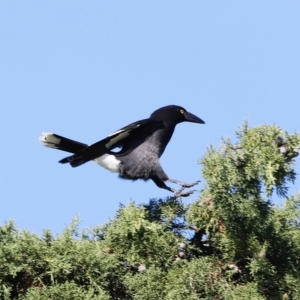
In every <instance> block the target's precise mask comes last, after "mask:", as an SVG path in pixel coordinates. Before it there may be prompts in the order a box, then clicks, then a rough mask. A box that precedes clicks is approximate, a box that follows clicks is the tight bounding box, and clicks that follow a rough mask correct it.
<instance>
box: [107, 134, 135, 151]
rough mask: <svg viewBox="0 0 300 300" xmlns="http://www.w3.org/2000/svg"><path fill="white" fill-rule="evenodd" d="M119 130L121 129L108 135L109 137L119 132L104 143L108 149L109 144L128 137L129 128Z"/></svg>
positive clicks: (111, 144)
mask: <svg viewBox="0 0 300 300" xmlns="http://www.w3.org/2000/svg"><path fill="white" fill-rule="evenodd" d="M120 132H122V130H119V131H116V132H114V133H112V134H111V135H109V137H110V136H112V135H114V134H118V133H119V134H118V135H117V136H116V137H114V138H112V139H111V140H110V141H109V142H108V143H107V144H105V147H106V148H107V149H109V148H110V147H111V146H113V145H114V144H116V143H117V142H118V141H120V140H123V139H124V138H126V137H128V136H129V133H130V130H126V131H123V132H122V133H120Z"/></svg>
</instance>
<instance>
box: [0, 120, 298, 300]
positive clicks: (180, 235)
mask: <svg viewBox="0 0 300 300" xmlns="http://www.w3.org/2000/svg"><path fill="white" fill-rule="evenodd" d="M299 145H300V136H299V135H297V134H288V133H287V132H284V131H283V130H281V129H280V128H278V127H276V126H266V125H264V126H259V127H256V128H249V127H248V125H247V124H244V126H242V127H241V128H240V129H239V130H238V131H237V134H236V141H235V142H232V141H230V140H229V139H227V140H223V143H222V145H221V147H220V148H219V149H217V148H214V147H212V146H211V147H210V148H209V149H208V151H207V153H206V155H205V156H204V157H203V158H202V160H201V165H202V172H203V177H204V179H205V181H206V185H205V187H204V188H203V190H201V193H200V197H199V199H198V200H197V201H195V202H194V203H192V204H191V205H184V204H183V202H182V201H181V199H178V198H174V197H169V198H167V199H164V200H162V199H158V200H157V199H151V200H150V201H149V203H148V204H142V205H136V204H135V203H133V202H131V203H129V204H128V205H126V206H123V205H122V206H120V208H119V210H118V212H117V214H116V216H115V218H113V219H112V220H111V221H110V222H109V223H107V224H105V225H104V226H99V227H96V228H93V229H92V230H89V231H85V232H82V233H79V232H78V230H77V225H78V220H77V219H75V220H74V221H73V222H72V223H71V225H70V226H69V227H68V228H67V229H66V230H65V231H64V232H63V233H62V234H61V235H59V236H57V237H53V235H52V233H51V232H50V231H44V234H43V235H42V236H41V237H39V236H37V235H35V234H31V233H29V232H27V231H20V232H19V231H18V230H17V228H16V226H15V224H13V223H12V222H8V223H6V224H5V225H4V226H2V227H1V228H0V241H1V246H0V295H1V299H41V300H43V299H166V300H171V299H172V300H174V299H175V300H176V299H178V300H179V299H180V300H181V299H300V263H299V262H300V230H299V220H300V211H299V203H300V194H296V195H292V196H289V195H288V184H289V182H293V181H294V180H295V178H296V173H295V170H294V164H295V161H294V158H295V157H296V156H297V154H298V150H299V148H298V147H299ZM275 193H276V194H277V195H278V196H279V197H282V198H284V200H285V201H284V204H283V205H282V206H276V205H274V204H273V203H272V197H274V196H275Z"/></svg>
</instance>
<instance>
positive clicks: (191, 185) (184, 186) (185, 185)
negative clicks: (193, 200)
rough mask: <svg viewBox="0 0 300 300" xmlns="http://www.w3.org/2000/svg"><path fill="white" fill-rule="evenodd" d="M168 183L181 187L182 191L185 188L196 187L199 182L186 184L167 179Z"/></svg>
mask: <svg viewBox="0 0 300 300" xmlns="http://www.w3.org/2000/svg"><path fill="white" fill-rule="evenodd" d="M168 181H170V182H172V183H175V184H178V185H181V186H182V190H183V189H185V188H190V187H193V186H195V185H197V184H198V183H199V182H200V180H197V181H195V182H194V183H186V182H182V181H178V180H174V179H168Z"/></svg>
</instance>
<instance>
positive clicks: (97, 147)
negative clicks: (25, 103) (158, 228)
mask: <svg viewBox="0 0 300 300" xmlns="http://www.w3.org/2000/svg"><path fill="white" fill-rule="evenodd" d="M185 121H187V122H193V123H200V124H204V121H202V120H201V119H200V118H198V117H196V116H195V115H193V114H191V113H189V112H187V111H186V110H185V109H184V108H183V107H180V106H176V105H169V106H165V107H162V108H160V109H158V110H156V111H154V112H153V113H152V114H151V116H150V118H148V119H144V120H141V121H137V122H134V123H132V124H129V125H128V126H125V127H123V128H121V129H120V130H118V131H116V132H114V133H112V134H111V135H109V136H108V137H106V138H105V139H103V140H101V141H99V142H97V143H95V144H92V145H90V146H88V145H86V144H83V143H79V142H76V141H73V140H70V139H67V138H64V137H62V136H60V135H57V134H53V133H43V136H42V137H40V141H41V142H42V143H43V144H44V145H45V146H46V147H50V148H56V149H59V150H63V151H67V152H71V153H73V155H71V156H68V157H66V158H64V159H62V160H60V163H63V164H65V163H70V165H71V166H72V167H78V166H80V165H82V164H84V163H86V162H88V161H90V160H95V161H96V162H97V163H98V164H100V165H101V166H102V167H104V168H106V169H108V170H110V171H113V172H118V173H119V176H120V177H121V178H124V179H131V180H136V179H144V180H148V179H152V180H153V181H154V182H155V184H156V185H157V186H158V187H160V188H163V189H167V190H169V191H171V192H173V193H175V194H176V195H177V196H188V195H190V194H191V193H192V192H193V191H188V192H183V190H184V189H185V188H187V187H192V186H194V185H196V184H197V183H198V181H197V182H195V183H192V184H187V183H184V182H180V181H177V180H173V179H170V178H169V177H168V176H167V175H166V173H165V172H164V170H163V169H162V167H161V165H160V162H159V158H160V157H161V155H162V154H163V152H164V150H165V148H166V146H167V144H168V143H169V141H170V139H171V137H172V134H173V132H174V129H175V126H176V125H177V124H179V123H181V122H185ZM116 148H120V150H119V151H114V150H115V149H116ZM165 181H169V182H172V183H176V184H178V185H180V186H181V188H180V189H179V190H178V191H176V190H174V189H172V188H170V187H169V186H167V185H166V184H165Z"/></svg>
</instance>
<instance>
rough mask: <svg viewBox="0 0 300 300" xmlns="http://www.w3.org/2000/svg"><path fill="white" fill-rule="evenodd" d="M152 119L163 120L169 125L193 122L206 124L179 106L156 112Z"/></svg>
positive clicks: (171, 106) (160, 109) (166, 107)
mask: <svg viewBox="0 0 300 300" xmlns="http://www.w3.org/2000/svg"><path fill="white" fill-rule="evenodd" d="M150 118H151V119H155V120H161V121H164V122H168V123H173V124H175V125H176V124H178V123H181V122H193V123H199V124H205V122H204V121H203V120H201V119H200V118H198V117H197V116H195V115H193V114H191V113H189V112H188V111H187V110H186V109H185V108H183V107H181V106H177V105H168V106H164V107H161V108H159V109H157V110H156V111H154V112H153V113H152V114H151V116H150Z"/></svg>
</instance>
